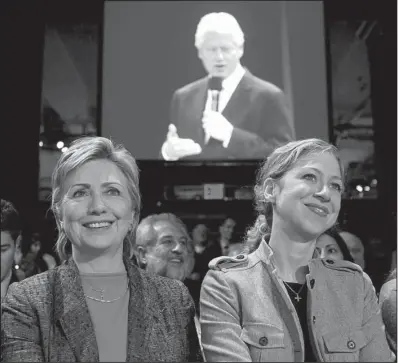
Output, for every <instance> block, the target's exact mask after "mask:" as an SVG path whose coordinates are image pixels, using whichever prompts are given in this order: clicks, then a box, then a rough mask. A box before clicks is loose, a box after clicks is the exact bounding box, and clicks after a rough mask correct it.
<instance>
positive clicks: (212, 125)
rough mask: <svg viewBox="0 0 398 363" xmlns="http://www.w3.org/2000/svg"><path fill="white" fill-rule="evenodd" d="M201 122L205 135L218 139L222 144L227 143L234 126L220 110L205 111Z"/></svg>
mask: <svg viewBox="0 0 398 363" xmlns="http://www.w3.org/2000/svg"><path fill="white" fill-rule="evenodd" d="M202 123H203V129H204V130H205V133H206V135H207V136H209V137H212V138H214V139H216V140H219V141H221V142H222V143H223V144H228V143H229V140H230V139H231V135H232V131H233V129H234V127H233V126H232V124H231V123H230V122H229V121H228V120H227V119H226V118H225V117H224V116H223V115H222V114H221V113H220V112H216V111H205V112H204V113H203V118H202ZM224 146H225V145H224Z"/></svg>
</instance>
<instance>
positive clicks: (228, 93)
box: [161, 13, 295, 160]
mask: <svg viewBox="0 0 398 363" xmlns="http://www.w3.org/2000/svg"><path fill="white" fill-rule="evenodd" d="M195 47H196V48H197V51H198V57H199V59H200V60H201V61H202V63H203V66H204V68H205V70H206V72H207V74H208V75H207V76H206V77H204V78H202V79H199V80H197V81H195V82H193V83H191V84H188V85H186V86H184V87H183V88H181V89H178V90H177V91H176V92H175V93H174V95H173V98H172V102H171V115H170V125H169V130H168V134H167V136H166V140H165V142H164V144H163V146H162V148H161V154H162V156H163V158H164V159H165V160H178V159H181V158H184V157H190V158H199V159H257V158H261V159H263V158H264V157H266V156H267V155H268V154H269V153H270V152H271V151H272V150H273V149H274V148H276V147H278V146H280V145H282V144H285V143H286V142H289V141H292V140H294V139H295V130H294V124H293V120H292V117H291V114H290V110H289V107H288V104H287V101H286V98H285V95H284V93H283V92H282V90H280V89H279V88H278V87H277V86H275V85H274V84H272V83H270V82H266V81H264V80H262V79H260V78H257V77H256V76H254V75H253V74H251V73H250V72H249V70H248V69H246V68H244V67H243V66H242V65H241V63H240V60H241V58H242V56H243V53H244V34H243V32H242V29H241V27H240V25H239V23H238V22H237V20H236V19H235V18H234V17H233V16H232V15H230V14H228V13H210V14H207V15H205V16H203V18H202V19H201V20H200V21H199V24H198V26H197V30H196V34H195ZM214 80H216V81H215V83H216V84H217V86H215V85H212V84H213V81H214ZM213 89H218V90H217V91H215V92H216V94H215V93H214V92H212V91H211V90H213ZM217 92H218V93H217Z"/></svg>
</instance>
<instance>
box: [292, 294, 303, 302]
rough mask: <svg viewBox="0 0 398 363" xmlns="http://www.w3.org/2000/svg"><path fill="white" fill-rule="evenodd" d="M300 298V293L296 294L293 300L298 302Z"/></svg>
mask: <svg viewBox="0 0 398 363" xmlns="http://www.w3.org/2000/svg"><path fill="white" fill-rule="evenodd" d="M301 299H302V297H300V295H296V296H295V297H294V300H296V301H297V302H300V300H301Z"/></svg>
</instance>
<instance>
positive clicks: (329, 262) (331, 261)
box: [326, 260, 334, 265]
mask: <svg viewBox="0 0 398 363" xmlns="http://www.w3.org/2000/svg"><path fill="white" fill-rule="evenodd" d="M326 262H327V263H328V264H330V265H333V264H334V261H333V260H326Z"/></svg>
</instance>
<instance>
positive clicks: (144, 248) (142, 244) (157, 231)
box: [134, 213, 200, 338]
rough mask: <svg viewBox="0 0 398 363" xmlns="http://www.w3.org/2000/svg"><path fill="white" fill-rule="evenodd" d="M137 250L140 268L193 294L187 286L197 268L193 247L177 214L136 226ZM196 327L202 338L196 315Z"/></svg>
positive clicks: (158, 216) (159, 216) (157, 216)
mask: <svg viewBox="0 0 398 363" xmlns="http://www.w3.org/2000/svg"><path fill="white" fill-rule="evenodd" d="M134 250H135V255H136V258H137V261H138V264H139V266H140V267H141V268H144V269H145V270H147V271H151V272H153V273H155V274H158V275H160V276H165V277H169V278H171V279H177V280H180V281H182V282H185V283H186V284H187V287H188V289H189V291H190V292H191V290H192V287H194V286H192V284H191V283H189V282H188V283H187V281H189V280H188V279H187V278H188V276H189V275H190V274H191V272H192V270H193V266H194V246H193V243H192V240H191V238H190V236H189V234H188V231H187V228H186V226H185V224H184V222H183V221H182V220H181V219H180V218H178V217H177V216H176V215H174V214H172V213H161V214H151V215H149V216H147V217H145V218H144V219H143V220H142V221H141V222H140V223H139V225H138V227H137V234H136V244H135V249H134ZM193 283H195V282H193ZM199 291H200V290H199ZM191 295H192V292H191ZM194 300H195V299H194ZM195 325H196V329H197V333H198V336H199V338H200V324H199V320H198V317H197V315H195Z"/></svg>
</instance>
